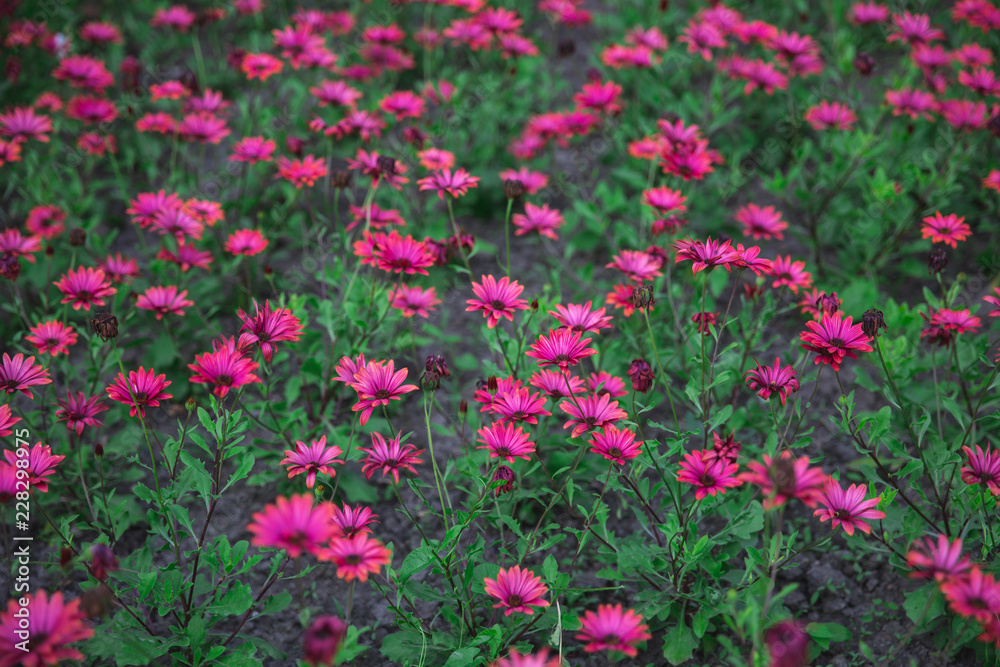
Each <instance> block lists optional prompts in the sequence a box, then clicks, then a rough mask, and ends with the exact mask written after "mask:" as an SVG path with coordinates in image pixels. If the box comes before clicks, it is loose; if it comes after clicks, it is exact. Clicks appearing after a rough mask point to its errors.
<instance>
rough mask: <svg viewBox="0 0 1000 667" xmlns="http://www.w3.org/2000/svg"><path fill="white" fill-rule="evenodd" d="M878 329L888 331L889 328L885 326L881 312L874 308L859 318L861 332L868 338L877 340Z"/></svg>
mask: <svg viewBox="0 0 1000 667" xmlns="http://www.w3.org/2000/svg"><path fill="white" fill-rule="evenodd" d="M879 329H884V330H886V331H888V330H889V327H887V326H886V325H885V318H884V317H883V315H882V311H881V310H877V309H875V308H871V309H869V310H866V311H865V313H864V315H862V316H861V331H863V332H864V334H865V335H866V336H868V337H869V338H878V335H879V334H878V330H879Z"/></svg>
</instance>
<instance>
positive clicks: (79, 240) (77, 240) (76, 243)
mask: <svg viewBox="0 0 1000 667" xmlns="http://www.w3.org/2000/svg"><path fill="white" fill-rule="evenodd" d="M69 244H70V245H71V246H73V247H74V248H82V247H83V246H85V245H86V244H87V231H86V230H85V229H83V228H81V227H74V228H73V229H71V230H69Z"/></svg>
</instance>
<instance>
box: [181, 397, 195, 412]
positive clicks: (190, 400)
mask: <svg viewBox="0 0 1000 667" xmlns="http://www.w3.org/2000/svg"><path fill="white" fill-rule="evenodd" d="M196 405H197V403H196V402H195V400H194V396H190V397H189V398H188V400H187V401H185V402H184V407H185V408H187V409H188V410H194V408H195V406H196Z"/></svg>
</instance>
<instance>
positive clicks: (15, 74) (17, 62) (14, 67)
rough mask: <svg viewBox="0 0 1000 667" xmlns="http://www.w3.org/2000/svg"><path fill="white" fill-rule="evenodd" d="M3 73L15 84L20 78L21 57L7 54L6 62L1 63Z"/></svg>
mask: <svg viewBox="0 0 1000 667" xmlns="http://www.w3.org/2000/svg"><path fill="white" fill-rule="evenodd" d="M3 73H4V75H5V76H6V77H7V80H8V81H10V82H11V84H12V85H16V84H17V80H18V79H20V78H21V59H20V58H18V57H17V56H7V62H5V63H4V65H3Z"/></svg>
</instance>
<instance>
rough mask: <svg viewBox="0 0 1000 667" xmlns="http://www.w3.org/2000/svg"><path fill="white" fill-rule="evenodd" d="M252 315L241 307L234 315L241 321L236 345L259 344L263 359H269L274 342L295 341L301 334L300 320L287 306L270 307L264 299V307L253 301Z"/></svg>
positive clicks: (242, 346)
mask: <svg viewBox="0 0 1000 667" xmlns="http://www.w3.org/2000/svg"><path fill="white" fill-rule="evenodd" d="M253 305H254V310H255V312H254V315H253V317H251V316H250V315H248V314H247V313H245V312H243V310H242V309H240V310H237V311H236V315H237V316H238V317H239V318H240V320H242V321H243V326H242V327H241V328H240V340H239V343H238V345H237V347H238V348H239V349H241V350H243V349H246V348H247V347H249V346H251V345H259V346H260V351H261V354H263V355H264V361H268V362H269V361H271V357H273V356H274V352H275V350H276V349H277V348H276V347H275V345H274V344H275V343H280V342H283V341H297V340H299V337H300V336H301V335H302V322H301V321H300V320H299V318H297V317H295V315H293V314H292V311H291V310H289V309H288V308H278V309H277V310H272V309H271V302H270V301H264V307H263V308H261V307H260V304H258V303H257V302H256V301H254V304H253Z"/></svg>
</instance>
